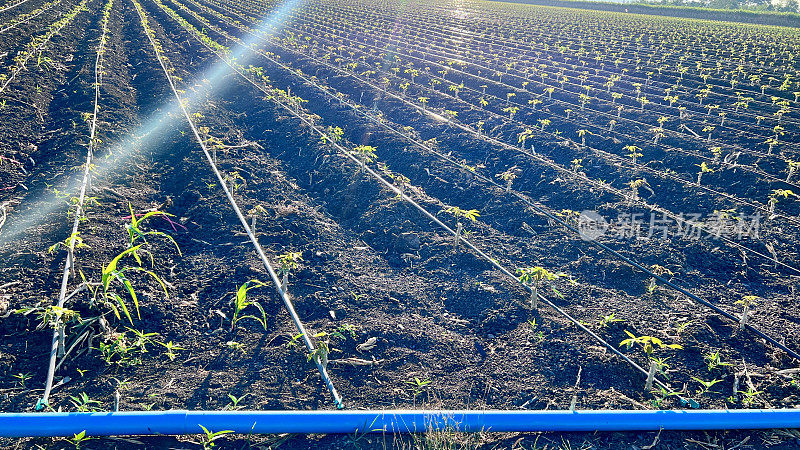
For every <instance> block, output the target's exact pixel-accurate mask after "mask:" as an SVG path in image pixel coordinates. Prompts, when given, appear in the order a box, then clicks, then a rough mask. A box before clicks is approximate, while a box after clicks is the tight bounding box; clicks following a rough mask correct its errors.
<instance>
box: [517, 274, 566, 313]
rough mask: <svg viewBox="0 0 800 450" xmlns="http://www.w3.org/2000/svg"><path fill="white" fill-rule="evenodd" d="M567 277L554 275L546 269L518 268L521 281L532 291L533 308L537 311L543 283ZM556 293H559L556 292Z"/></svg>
mask: <svg viewBox="0 0 800 450" xmlns="http://www.w3.org/2000/svg"><path fill="white" fill-rule="evenodd" d="M563 276H565V274H563V273H560V272H559V273H553V272H550V271H549V270H547V269H545V268H544V267H539V266H536V267H520V268H517V277H518V279H519V281H520V282H521V283H522V284H524V285H526V286H528V287H529V288H530V289H531V308H534V309H536V308H537V306H538V304H539V288H540V287H541V285H542V283H543V282H549V281H553V280H555V279H558V278H560V277H563ZM556 293H558V292H557V291H556Z"/></svg>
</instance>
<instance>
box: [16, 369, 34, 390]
mask: <svg viewBox="0 0 800 450" xmlns="http://www.w3.org/2000/svg"><path fill="white" fill-rule="evenodd" d="M11 377H12V378H16V379H17V384H18V385H19V386H20V387H21V388H23V389H25V387H26V386H25V384H26V383H27V382H28V380H30V379H31V378H32V377H33V375H31V374H30V373H22V372H20V373H18V374H16V375H12V376H11Z"/></svg>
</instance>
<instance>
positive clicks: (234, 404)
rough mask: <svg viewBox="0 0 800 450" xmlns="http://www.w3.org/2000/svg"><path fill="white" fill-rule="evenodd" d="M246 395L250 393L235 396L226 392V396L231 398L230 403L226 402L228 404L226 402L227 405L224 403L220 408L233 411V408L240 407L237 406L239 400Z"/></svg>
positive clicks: (239, 407)
mask: <svg viewBox="0 0 800 450" xmlns="http://www.w3.org/2000/svg"><path fill="white" fill-rule="evenodd" d="M248 395H250V394H249V393H246V394H244V395H242V396H241V397H236V396H235V395H233V394H228V398H229V399H231V402H230V403H228V404H227V405H226V406H225V407H224V408H222V409H224V410H230V411H235V410H237V409H241V408H242V407H241V406H239V402H241V401H242V399H244V398H245V397H247V396H248Z"/></svg>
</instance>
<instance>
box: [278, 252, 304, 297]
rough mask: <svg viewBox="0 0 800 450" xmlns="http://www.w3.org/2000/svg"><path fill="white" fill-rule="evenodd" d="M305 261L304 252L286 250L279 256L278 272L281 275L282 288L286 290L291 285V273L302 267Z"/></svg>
mask: <svg viewBox="0 0 800 450" xmlns="http://www.w3.org/2000/svg"><path fill="white" fill-rule="evenodd" d="M302 261H303V252H286V253H284V254H282V255H280V256H278V274H279V275H281V277H282V280H281V284H282V286H281V289H283V290H284V291H285V290H286V289H287V288H288V287H289V273H290V272H291V271H293V270H297V269H298V268H299V267H300V262H302Z"/></svg>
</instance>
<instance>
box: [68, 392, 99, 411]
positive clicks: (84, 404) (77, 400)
mask: <svg viewBox="0 0 800 450" xmlns="http://www.w3.org/2000/svg"><path fill="white" fill-rule="evenodd" d="M69 401H70V403H72V406H73V407H74V408H75V410H76V411H78V412H97V411H99V410H98V409H97V408H98V407H99V405H100V402H99V401H97V400H92V399H91V398H89V395H88V394H86V392H81V393H80V394H78V395H76V396H72V397H70V400H69Z"/></svg>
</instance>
